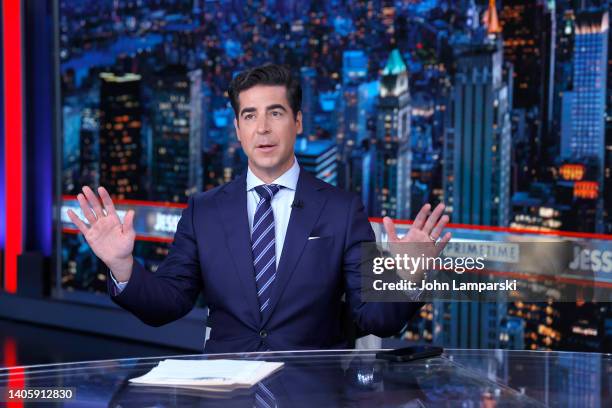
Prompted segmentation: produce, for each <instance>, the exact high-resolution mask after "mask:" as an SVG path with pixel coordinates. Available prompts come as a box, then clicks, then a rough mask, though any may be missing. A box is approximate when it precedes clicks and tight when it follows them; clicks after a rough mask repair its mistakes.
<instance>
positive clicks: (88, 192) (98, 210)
mask: <svg viewBox="0 0 612 408" xmlns="http://www.w3.org/2000/svg"><path fill="white" fill-rule="evenodd" d="M83 193H85V197H87V201H88V202H89V205H90V206H91V208H92V209H93V212H94V214H96V218H101V217H104V213H103V212H102V206H101V205H100V200H99V199H98V197H96V194H95V193H94V192H93V190H92V189H91V188H89V187H88V186H85V187H83Z"/></svg>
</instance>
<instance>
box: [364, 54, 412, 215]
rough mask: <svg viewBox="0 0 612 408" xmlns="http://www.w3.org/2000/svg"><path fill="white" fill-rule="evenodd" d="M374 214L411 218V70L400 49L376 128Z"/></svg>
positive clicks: (387, 72)
mask: <svg viewBox="0 0 612 408" xmlns="http://www.w3.org/2000/svg"><path fill="white" fill-rule="evenodd" d="M375 149H376V154H375V164H374V178H373V183H374V195H375V197H374V213H375V214H378V215H379V216H389V217H392V218H398V219H407V218H409V217H410V187H411V184H412V183H411V166H412V153H411V151H410V90H409V87H408V70H407V67H406V64H405V63H404V60H403V59H402V56H401V54H400V52H399V50H397V49H394V50H393V51H392V52H391V54H390V55H389V60H388V61H387V65H386V66H385V68H384V69H383V71H382V78H381V80H380V96H379V99H378V116H377V125H376V148H375Z"/></svg>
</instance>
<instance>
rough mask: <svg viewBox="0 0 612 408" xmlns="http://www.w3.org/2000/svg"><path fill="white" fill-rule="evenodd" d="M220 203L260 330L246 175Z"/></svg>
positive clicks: (229, 188)
mask: <svg viewBox="0 0 612 408" xmlns="http://www.w3.org/2000/svg"><path fill="white" fill-rule="evenodd" d="M216 200H217V205H218V208H219V211H220V214H221V219H222V225H223V227H224V230H225V238H226V242H227V245H228V247H229V249H230V252H229V253H230V258H231V260H232V262H233V263H234V266H235V269H236V273H237V275H238V280H239V281H240V285H241V286H242V293H243V294H244V296H245V298H246V301H247V303H248V306H249V309H250V310H251V315H252V318H253V323H254V326H255V327H259V323H260V321H261V317H260V313H259V301H258V300H257V289H256V286H255V270H254V268H253V253H252V251H251V236H250V234H249V218H248V212H247V191H246V173H244V174H242V175H241V176H239V177H238V178H236V179H235V180H234V181H233V182H231V183H229V184H227V185H226V186H225V188H224V189H223V191H222V193H221V194H217V196H216Z"/></svg>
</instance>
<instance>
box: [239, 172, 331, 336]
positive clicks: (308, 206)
mask: <svg viewBox="0 0 612 408" xmlns="http://www.w3.org/2000/svg"><path fill="white" fill-rule="evenodd" d="M326 186H327V185H326V184H324V183H323V182H321V181H319V180H318V179H316V178H315V177H314V176H312V175H311V174H309V173H307V172H306V171H305V170H304V168H303V167H300V176H299V178H298V183H297V187H296V191H295V198H294V201H298V202H301V203H302V204H303V205H302V208H292V209H291V216H290V217H289V225H288V226H287V233H286V234H285V242H284V244H283V252H282V254H281V258H280V261H279V264H278V269H277V271H276V282H275V283H274V285H273V288H272V296H271V299H270V301H271V305H270V307H269V310H268V313H265V315H264V317H263V321H262V325H265V324H266V322H267V321H268V320H269V319H270V316H271V315H272V313H274V309H275V308H276V306H277V304H278V301H279V299H280V297H281V295H282V293H283V291H284V289H285V286H286V285H287V283H288V282H289V280H290V278H291V275H292V274H293V271H294V270H295V267H296V265H297V262H298V260H299V259H300V256H301V254H302V251H303V250H304V246H305V245H306V242H307V241H308V236H309V234H310V232H311V231H312V228H313V227H314V225H315V223H316V221H317V220H318V219H319V216H320V214H321V210H322V209H323V206H324V204H325V200H326V199H325V196H324V194H322V193H321V192H320V191H319V190H321V189H324V188H326ZM245 188H246V187H245ZM247 231H248V227H247ZM255 295H257V294H255Z"/></svg>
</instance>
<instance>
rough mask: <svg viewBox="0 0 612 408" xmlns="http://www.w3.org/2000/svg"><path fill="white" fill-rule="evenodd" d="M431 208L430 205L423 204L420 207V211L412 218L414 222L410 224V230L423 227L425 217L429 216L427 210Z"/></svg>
mask: <svg viewBox="0 0 612 408" xmlns="http://www.w3.org/2000/svg"><path fill="white" fill-rule="evenodd" d="M430 208H431V205H430V204H425V205H424V206H423V207H421V210H420V211H419V213H418V214H417V216H416V217H415V218H414V222H413V223H412V227H411V228H416V229H421V228H423V225H425V221H426V220H427V215H429V209H430Z"/></svg>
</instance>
